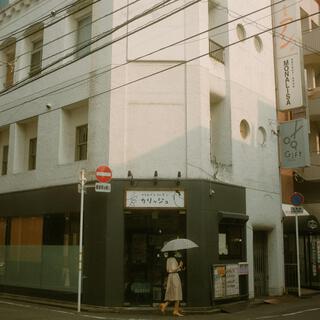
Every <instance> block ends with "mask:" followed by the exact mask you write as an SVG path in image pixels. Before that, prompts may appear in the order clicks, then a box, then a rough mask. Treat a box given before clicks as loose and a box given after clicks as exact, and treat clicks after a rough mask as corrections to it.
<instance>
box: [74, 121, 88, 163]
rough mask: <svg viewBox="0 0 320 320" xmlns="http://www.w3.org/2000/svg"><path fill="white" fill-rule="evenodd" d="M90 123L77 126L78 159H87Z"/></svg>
mask: <svg viewBox="0 0 320 320" xmlns="http://www.w3.org/2000/svg"><path fill="white" fill-rule="evenodd" d="M87 143H88V125H87V124H85V125H83V126H79V127H77V128H76V157H75V159H76V161H79V160H86V159H87Z"/></svg>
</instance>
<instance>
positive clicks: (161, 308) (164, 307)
mask: <svg viewBox="0 0 320 320" xmlns="http://www.w3.org/2000/svg"><path fill="white" fill-rule="evenodd" d="M168 304H169V302H168V301H166V302H164V303H160V306H159V308H160V311H161V312H162V313H165V312H166V308H167V306H168Z"/></svg>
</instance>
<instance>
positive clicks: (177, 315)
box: [173, 311, 184, 317]
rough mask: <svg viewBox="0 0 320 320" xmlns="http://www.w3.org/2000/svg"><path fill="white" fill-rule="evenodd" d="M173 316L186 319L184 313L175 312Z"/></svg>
mask: <svg viewBox="0 0 320 320" xmlns="http://www.w3.org/2000/svg"><path fill="white" fill-rule="evenodd" d="M173 315H174V316H176V317H184V315H183V314H182V313H180V312H179V311H173Z"/></svg>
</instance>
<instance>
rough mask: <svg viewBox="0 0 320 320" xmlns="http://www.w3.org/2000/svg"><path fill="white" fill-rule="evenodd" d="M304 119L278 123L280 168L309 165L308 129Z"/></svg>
mask: <svg viewBox="0 0 320 320" xmlns="http://www.w3.org/2000/svg"><path fill="white" fill-rule="evenodd" d="M308 128H309V127H308V123H307V120H306V119H296V120H292V121H287V122H284V123H281V124H280V135H279V144H280V161H281V167H282V168H302V167H306V166H309V165H310V151H309V129H308Z"/></svg>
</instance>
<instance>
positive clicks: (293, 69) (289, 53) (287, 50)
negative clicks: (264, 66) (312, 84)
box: [273, 0, 306, 110]
mask: <svg viewBox="0 0 320 320" xmlns="http://www.w3.org/2000/svg"><path fill="white" fill-rule="evenodd" d="M273 17H274V18H273V22H274V26H275V27H278V26H281V27H278V28H276V29H275V31H274V46H275V69H276V70H275V72H276V76H277V86H278V88H277V89H278V90H277V93H278V95H277V103H278V107H279V109H280V110H288V109H293V108H298V107H302V106H305V105H306V91H305V80H304V67H303V49H302V47H301V45H300V43H301V42H302V33H301V21H300V20H298V21H296V22H293V21H294V20H296V19H299V18H300V8H299V2H297V1H295V0H285V1H281V3H278V4H276V5H274V6H273ZM291 22H292V23H291Z"/></svg>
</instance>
